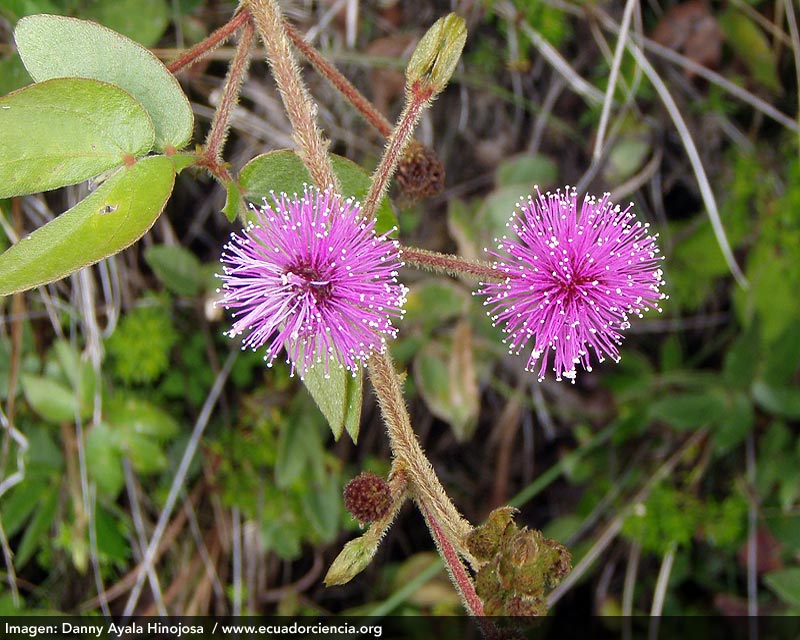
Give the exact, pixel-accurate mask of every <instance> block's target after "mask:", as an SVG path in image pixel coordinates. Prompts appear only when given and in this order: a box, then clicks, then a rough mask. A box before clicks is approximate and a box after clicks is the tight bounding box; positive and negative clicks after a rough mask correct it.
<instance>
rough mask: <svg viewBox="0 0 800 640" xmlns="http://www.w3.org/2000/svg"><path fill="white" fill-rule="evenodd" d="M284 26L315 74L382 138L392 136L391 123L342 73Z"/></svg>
mask: <svg viewBox="0 0 800 640" xmlns="http://www.w3.org/2000/svg"><path fill="white" fill-rule="evenodd" d="M285 26H286V35H287V36H289V39H290V40H291V41H292V42H293V43H294V46H296V47H297V48H298V49H299V50H300V53H302V54H303V56H304V57H305V59H306V60H308V61H309V62H310V63H311V66H312V67H314V69H315V70H316V71H317V73H319V74H320V75H321V76H322V77H324V78H325V79H326V80H327V81H328V82H330V83H331V85H333V87H334V88H335V89H336V90H337V91H338V92H339V93H341V94H342V96H344V98H345V99H346V100H347V101H348V102H349V103H350V104H351V105H353V107H355V108H356V109H357V110H358V112H359V113H360V114H361V115H362V116H363V117H364V119H365V120H366V121H367V122H369V123H370V124H371V125H372V126H373V127H375V128H376V129H377V130H378V132H379V133H380V134H381V135H382V136H383V137H384V138H388V137H389V136H390V135H392V125H391V123H390V122H389V121H388V120H387V119H386V118H385V117H384V115H383V114H382V113H381V112H380V111H378V110H377V109H376V108H375V106H374V105H373V104H372V103H371V102H370V101H369V100H367V98H366V97H365V96H364V94H362V93H361V92H360V91H359V90H358V89H356V88H355V86H353V83H352V82H350V81H349V80H348V79H347V78H345V77H344V75H342V72H341V71H339V70H338V69H337V68H336V67H334V66H333V65H332V64H331V63H330V62H328V61H327V60H326V59H325V58H324V57H323V56H322V54H320V52H319V51H317V50H316V49H315V48H314V47H313V46H312V45H311V44H310V43H308V42H306V41H305V40H303V36H301V35H300V34H299V33H298V32H297V31H296V30H295V28H294V27H292V26H291V25H290V24H288V23H287V24H286V25H285Z"/></svg>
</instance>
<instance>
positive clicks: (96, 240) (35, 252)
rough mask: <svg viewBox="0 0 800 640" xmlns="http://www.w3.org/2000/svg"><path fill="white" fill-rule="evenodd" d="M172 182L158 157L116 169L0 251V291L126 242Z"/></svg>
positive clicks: (64, 270)
mask: <svg viewBox="0 0 800 640" xmlns="http://www.w3.org/2000/svg"><path fill="white" fill-rule="evenodd" d="M174 182H175V169H174V167H173V164H172V162H171V161H170V160H169V158H167V157H164V156H153V157H150V158H144V159H142V160H139V161H138V162H137V163H136V164H134V165H133V166H132V167H123V168H121V169H120V170H119V171H117V172H116V173H115V174H114V175H112V176H111V177H110V178H109V179H108V180H106V181H105V182H104V183H103V184H102V185H100V187H98V189H97V190H96V191H94V192H93V193H91V194H90V195H89V196H88V197H86V198H85V199H84V200H82V201H81V202H79V203H78V204H76V205H75V206H74V207H72V209H70V210H69V211H67V212H65V213H62V214H61V215H60V216H58V217H57V218H55V219H54V220H51V221H50V222H48V223H47V224H46V225H44V226H43V227H40V228H39V229H37V230H36V231H34V232H33V233H31V234H30V235H29V236H27V237H25V238H22V239H21V240H20V241H19V242H17V243H16V244H15V245H14V246H12V247H11V248H10V249H8V250H6V252H5V253H3V254H2V255H0V296H7V295H9V294H11V293H16V292H18V291H25V290H27V289H31V288H33V287H35V286H38V285H41V284H46V283H48V282H53V281H55V280H58V279H60V278H63V277H64V276H66V275H68V274H70V273H72V272H73V271H77V270H78V269H80V268H81V267H85V266H87V265H90V264H94V263H95V262H99V261H100V260H102V259H103V258H107V257H108V256H110V255H113V254H115V253H118V252H120V251H122V250H123V249H124V248H126V247H128V246H130V245H131V244H133V243H134V242H136V241H137V240H138V239H139V238H141V237H142V236H143V235H144V234H145V233H146V232H147V230H148V229H149V228H150V227H151V226H152V225H153V223H154V222H155V221H156V218H158V216H159V214H160V213H161V211H162V209H163V208H164V205H165V204H166V202H167V198H168V197H169V195H170V193H171V192H172V187H173V184H174Z"/></svg>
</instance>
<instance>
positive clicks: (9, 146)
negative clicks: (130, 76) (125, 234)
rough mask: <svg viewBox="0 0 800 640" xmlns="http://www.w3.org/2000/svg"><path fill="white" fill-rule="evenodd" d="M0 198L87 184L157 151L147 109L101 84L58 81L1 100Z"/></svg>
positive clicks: (29, 88) (36, 86)
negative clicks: (127, 160)
mask: <svg viewBox="0 0 800 640" xmlns="http://www.w3.org/2000/svg"><path fill="white" fill-rule="evenodd" d="M0 131H2V132H3V135H2V137H0V198H7V197H10V196H15V195H23V194H26V193H35V192H37V191H47V190H48V189H55V188H57V187H63V186H65V185H68V184H75V183H76V182H82V181H83V180H86V179H88V178H91V177H92V176H96V175H97V174H98V173H101V172H103V171H105V170H107V169H111V168H113V167H116V166H119V165H121V164H122V163H123V162H124V160H125V157H126V156H140V155H144V154H145V153H147V152H148V151H149V150H150V149H151V147H152V146H153V140H154V131H153V124H152V122H151V121H150V117H149V116H148V115H147V112H146V111H145V110H144V107H142V105H140V104H139V103H138V102H137V101H136V100H134V99H133V97H131V96H130V95H129V94H128V93H126V92H125V91H123V90H122V89H120V88H119V87H115V86H113V85H110V84H107V83H105V82H99V81H97V80H87V79H84V78H58V79H55V80H49V81H47V82H42V83H40V84H33V85H30V86H27V87H24V88H22V89H19V90H18V91H15V92H14V93H11V94H9V95H7V96H4V97H3V98H0Z"/></svg>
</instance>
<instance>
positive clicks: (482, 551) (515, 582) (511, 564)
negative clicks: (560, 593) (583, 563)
mask: <svg viewBox="0 0 800 640" xmlns="http://www.w3.org/2000/svg"><path fill="white" fill-rule="evenodd" d="M515 512H516V509H514V508H512V507H502V508H500V509H495V510H494V511H492V513H491V514H490V515H489V518H488V520H487V521H486V523H485V524H483V525H481V526H479V527H476V528H475V529H473V530H472V531H471V532H470V534H469V535H468V536H467V541H466V542H467V548H468V549H469V551H470V553H472V555H474V556H475V558H477V559H478V560H479V561H480V562H483V563H484V564H483V565H482V566H481V568H480V569H479V570H478V573H477V575H476V576H475V590H476V591H477V593H478V595H479V596H480V598H481V600H483V606H484V610H485V612H486V614H487V615H490V616H515V617H516V616H541V615H544V614H545V613H547V600H546V596H547V593H548V592H549V591H550V590H551V589H553V588H554V587H556V586H557V585H558V584H559V582H561V580H562V579H563V578H564V576H566V575H567V573H569V571H570V568H571V564H570V563H571V556H570V553H569V551H567V548H566V547H564V545H562V544H561V543H559V542H556V541H555V540H552V539H550V538H545V537H544V536H543V535H542V532H541V531H537V530H530V529H528V528H526V527H523V528H522V529H520V528H519V527H517V525H516V524H515V523H514V514H515Z"/></svg>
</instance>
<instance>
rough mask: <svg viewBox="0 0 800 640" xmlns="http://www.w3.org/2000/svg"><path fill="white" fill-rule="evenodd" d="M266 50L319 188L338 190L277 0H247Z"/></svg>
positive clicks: (295, 134)
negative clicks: (329, 187) (287, 37)
mask: <svg viewBox="0 0 800 640" xmlns="http://www.w3.org/2000/svg"><path fill="white" fill-rule="evenodd" d="M244 4H245V6H247V7H248V8H249V9H250V12H251V13H252V15H253V20H254V21H255V24H256V28H257V29H258V32H259V34H260V35H261V40H262V41H263V42H264V47H265V48H266V50H267V60H268V61H269V64H270V67H271V68H272V75H273V77H274V78H275V83H276V84H277V85H278V91H279V92H280V94H281V99H282V100H283V106H284V108H285V109H286V115H287V116H288V117H289V122H290V123H291V125H292V131H293V133H292V137H293V138H294V141H295V143H296V144H297V154H298V155H299V156H300V159H301V160H302V161H303V164H304V165H305V166H306V168H307V169H308V172H309V173H310V174H311V179H312V180H313V181H314V183H315V184H316V185H317V187H319V188H320V189H325V188H326V187H328V186H332V187H333V188H334V190H335V191H336V192H337V193H338V192H339V191H340V188H339V181H338V180H337V179H336V175H335V174H334V173H333V165H332V164H331V159H330V157H329V156H328V144H329V143H328V141H327V140H325V139H324V138H323V136H322V132H321V131H320V130H319V128H318V127H317V123H316V116H315V111H316V109H315V107H314V103H313V102H312V101H311V96H310V95H309V93H308V89H306V86H305V83H304V82H303V78H302V76H301V75H300V69H299V68H298V66H297V62H296V60H295V57H294V54H293V53H292V50H291V49H290V47H289V42H288V40H287V39H286V27H285V21H284V19H283V16H282V15H281V12H280V8H279V7H278V5H277V2H276V1H275V0H244Z"/></svg>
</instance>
